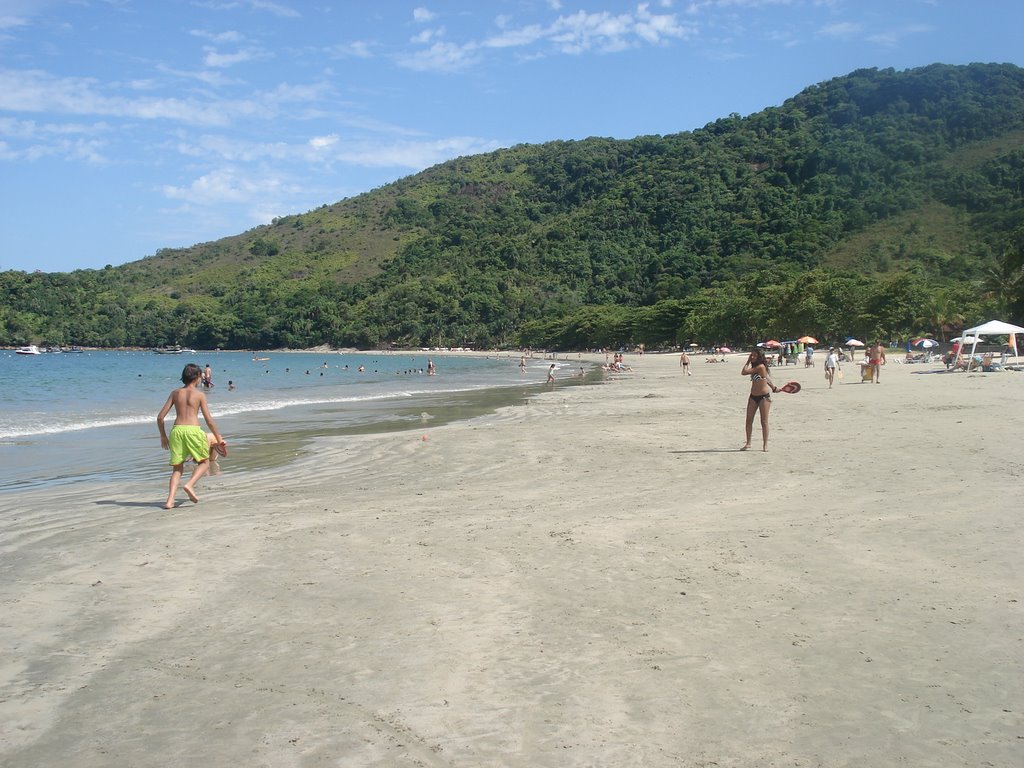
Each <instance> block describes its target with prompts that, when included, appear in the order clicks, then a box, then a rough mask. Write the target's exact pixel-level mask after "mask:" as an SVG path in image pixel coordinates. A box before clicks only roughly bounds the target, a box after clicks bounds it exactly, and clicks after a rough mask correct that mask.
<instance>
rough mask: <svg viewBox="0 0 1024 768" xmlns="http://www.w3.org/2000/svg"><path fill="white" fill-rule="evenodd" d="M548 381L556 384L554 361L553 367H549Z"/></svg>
mask: <svg viewBox="0 0 1024 768" xmlns="http://www.w3.org/2000/svg"><path fill="white" fill-rule="evenodd" d="M547 383H548V384H554V383H555V364H554V363H552V364H551V367H550V368H548V381H547Z"/></svg>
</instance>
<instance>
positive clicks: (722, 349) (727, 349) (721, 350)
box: [718, 347, 732, 353]
mask: <svg viewBox="0 0 1024 768" xmlns="http://www.w3.org/2000/svg"><path fill="white" fill-rule="evenodd" d="M718 351H719V352H723V353H724V352H732V350H731V349H730V348H729V347H719V348H718Z"/></svg>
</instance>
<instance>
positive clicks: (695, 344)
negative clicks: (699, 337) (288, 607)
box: [690, 341, 700, 347]
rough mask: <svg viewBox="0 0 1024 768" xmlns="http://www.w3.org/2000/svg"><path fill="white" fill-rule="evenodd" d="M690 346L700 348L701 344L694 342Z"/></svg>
mask: <svg viewBox="0 0 1024 768" xmlns="http://www.w3.org/2000/svg"><path fill="white" fill-rule="evenodd" d="M690 346H691V347H699V346H700V344H698V343H697V342H696V341H693V342H690Z"/></svg>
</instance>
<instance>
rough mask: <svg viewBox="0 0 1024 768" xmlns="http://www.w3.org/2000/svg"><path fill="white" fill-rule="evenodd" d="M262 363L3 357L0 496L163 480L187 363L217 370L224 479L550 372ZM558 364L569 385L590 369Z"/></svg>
mask: <svg viewBox="0 0 1024 768" xmlns="http://www.w3.org/2000/svg"><path fill="white" fill-rule="evenodd" d="M257 356H258V357H264V358H267V359H265V360H254V359H253V358H254V356H253V354H252V353H243V352H208V353H207V352H199V353H197V354H183V355H158V354H154V353H152V352H112V351H99V352H84V353H80V354H78V353H64V354H43V355H38V356H23V355H16V354H15V353H14V352H6V351H4V352H0V467H2V471H0V492H2V491H4V490H11V489H15V488H26V487H36V486H46V485H50V484H54V483H64V482H72V481H75V480H80V479H110V480H117V479H118V478H127V477H133V478H137V477H154V478H155V477H163V476H165V475H166V473H167V466H166V458H167V456H166V452H164V451H162V450H161V448H160V441H159V433H158V432H157V428H156V423H155V419H156V414H157V412H158V411H159V410H160V407H161V406H162V405H163V403H164V400H165V399H166V398H167V395H168V394H169V393H170V391H171V390H172V389H174V388H175V387H177V386H180V380H179V379H180V376H181V370H182V368H183V367H184V366H185V364H186V363H190V362H194V363H197V364H199V365H200V366H205V365H206V364H207V363H208V364H209V365H210V367H211V368H212V370H213V382H214V387H213V388H212V389H209V390H206V394H207V398H208V400H209V404H210V411H211V414H212V415H213V417H214V419H215V420H216V421H217V426H218V427H219V429H220V431H221V432H222V433H223V435H224V436H225V438H226V439H227V440H228V443H229V446H230V449H231V454H230V456H229V458H228V459H227V460H226V461H225V462H224V464H223V466H224V468H225V471H228V470H229V469H237V468H245V467H256V466H260V465H261V464H269V463H278V462H280V461H281V460H282V456H283V455H286V454H287V455H294V453H295V452H296V451H298V450H300V449H301V446H302V445H303V444H305V443H306V442H308V441H309V439H310V438H312V437H315V436H317V435H325V434H343V433H345V432H373V431H384V430H391V429H402V428H413V427H417V426H420V425H421V424H425V423H433V424H436V423H441V422H442V421H447V420H451V419H458V418H464V417H467V416H471V415H476V414H478V413H484V412H486V411H487V410H489V409H491V408H493V407H496V406H498V405H501V404H506V403H509V402H515V401H516V400H517V399H521V398H523V397H525V396H528V395H529V394H530V393H531V392H533V391H536V389H537V388H539V387H541V386H542V385H543V382H544V380H545V378H546V372H547V367H548V366H549V365H550V364H551V361H550V360H548V361H545V360H541V359H532V360H529V361H528V368H527V371H526V373H525V374H524V373H522V372H521V371H520V370H519V358H518V356H508V357H504V356H503V357H500V358H496V357H491V358H476V357H444V358H435V359H434V362H435V364H436V365H437V375H436V376H428V375H426V368H427V361H428V355H427V354H425V353H424V354H382V353H375V354H356V353H351V354H349V353H346V354H338V353H274V352H269V353H260V354H259V355H257ZM557 365H558V366H559V368H558V378H559V379H560V380H562V381H568V380H569V377H570V374H574V373H577V372H578V371H579V367H580V366H579V363H573V362H569V361H558V363H557ZM360 366H362V367H363V369H364V370H363V371H360V370H359V368H360ZM229 381H230V382H233V384H234V388H233V389H229V386H228V382H229ZM576 381H579V379H576ZM167 423H168V428H169V427H170V424H171V423H172V419H171V418H170V417H169V418H168V422H167Z"/></svg>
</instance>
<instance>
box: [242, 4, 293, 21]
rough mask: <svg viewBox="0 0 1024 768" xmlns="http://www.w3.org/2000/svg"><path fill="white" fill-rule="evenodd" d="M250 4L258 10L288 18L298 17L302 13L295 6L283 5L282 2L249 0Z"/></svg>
mask: <svg viewBox="0 0 1024 768" xmlns="http://www.w3.org/2000/svg"><path fill="white" fill-rule="evenodd" d="M249 5H250V6H252V8H253V9H255V10H257V11H267V12H269V13H272V14H274V15H275V16H281V17H283V18H287V19H296V18H299V17H300V16H301V15H302V14H301V13H299V12H298V11H296V10H295V9H294V8H291V7H289V6H287V5H281V4H280V3H271V2H268V0H249Z"/></svg>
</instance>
